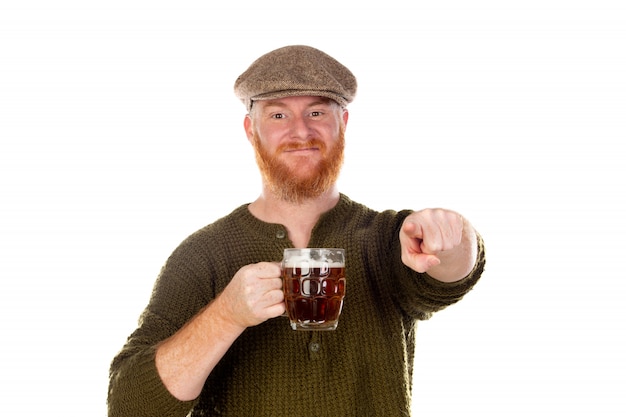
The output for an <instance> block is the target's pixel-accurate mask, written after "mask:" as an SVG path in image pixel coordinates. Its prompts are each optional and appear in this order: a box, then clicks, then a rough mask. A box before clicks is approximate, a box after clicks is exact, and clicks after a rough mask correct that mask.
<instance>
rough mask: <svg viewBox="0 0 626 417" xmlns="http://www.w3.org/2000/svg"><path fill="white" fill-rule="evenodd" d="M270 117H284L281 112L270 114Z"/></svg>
mask: <svg viewBox="0 0 626 417" xmlns="http://www.w3.org/2000/svg"><path fill="white" fill-rule="evenodd" d="M270 117H271V118H272V119H284V118H285V115H284V114H283V113H274V114H272V115H271V116H270Z"/></svg>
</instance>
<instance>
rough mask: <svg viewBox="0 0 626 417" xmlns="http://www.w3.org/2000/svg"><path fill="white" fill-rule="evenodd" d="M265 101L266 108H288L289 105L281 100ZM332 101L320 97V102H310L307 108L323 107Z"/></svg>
mask: <svg viewBox="0 0 626 417" xmlns="http://www.w3.org/2000/svg"><path fill="white" fill-rule="evenodd" d="M263 101H265V108H268V107H272V106H273V107H287V104H285V102H284V101H282V100H280V99H274V100H263ZM330 102H331V99H329V98H326V97H320V98H319V100H314V101H312V102H310V103H309V104H307V107H315V106H319V105H320V104H322V105H327V104H330Z"/></svg>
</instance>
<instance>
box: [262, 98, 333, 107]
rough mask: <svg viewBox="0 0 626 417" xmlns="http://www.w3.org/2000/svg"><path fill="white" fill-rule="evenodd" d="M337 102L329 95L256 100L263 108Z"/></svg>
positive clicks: (323, 104) (307, 105) (319, 104)
mask: <svg viewBox="0 0 626 417" xmlns="http://www.w3.org/2000/svg"><path fill="white" fill-rule="evenodd" d="M334 103H335V102H334V101H333V100H331V99H330V98H327V97H318V96H289V97H281V98H275V99H269V100H259V101H255V102H254V105H255V106H259V107H261V108H268V107H291V106H304V107H313V106H328V105H332V104H334Z"/></svg>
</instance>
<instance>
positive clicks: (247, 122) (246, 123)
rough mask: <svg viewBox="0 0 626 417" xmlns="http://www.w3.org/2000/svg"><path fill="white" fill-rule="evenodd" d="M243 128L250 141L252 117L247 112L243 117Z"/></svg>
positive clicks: (252, 136)
mask: <svg viewBox="0 0 626 417" xmlns="http://www.w3.org/2000/svg"><path fill="white" fill-rule="evenodd" d="M243 128H244V130H245V131H246V136H247V137H248V142H250V143H252V139H253V138H254V130H253V129H252V118H251V117H250V115H249V114H246V117H245V118H244V119H243Z"/></svg>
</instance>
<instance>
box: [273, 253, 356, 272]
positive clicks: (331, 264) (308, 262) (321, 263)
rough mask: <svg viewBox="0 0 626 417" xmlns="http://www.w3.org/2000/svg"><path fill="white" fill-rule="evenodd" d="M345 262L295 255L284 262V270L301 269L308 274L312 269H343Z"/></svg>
mask: <svg viewBox="0 0 626 417" xmlns="http://www.w3.org/2000/svg"><path fill="white" fill-rule="evenodd" d="M343 266H344V263H343V262H338V261H330V260H325V259H311V258H310V257H308V256H306V255H300V256H298V255H294V256H291V257H289V258H288V259H285V260H284V261H283V268H301V269H302V273H303V274H308V273H309V269H311V268H320V269H328V268H341V267H343Z"/></svg>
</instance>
